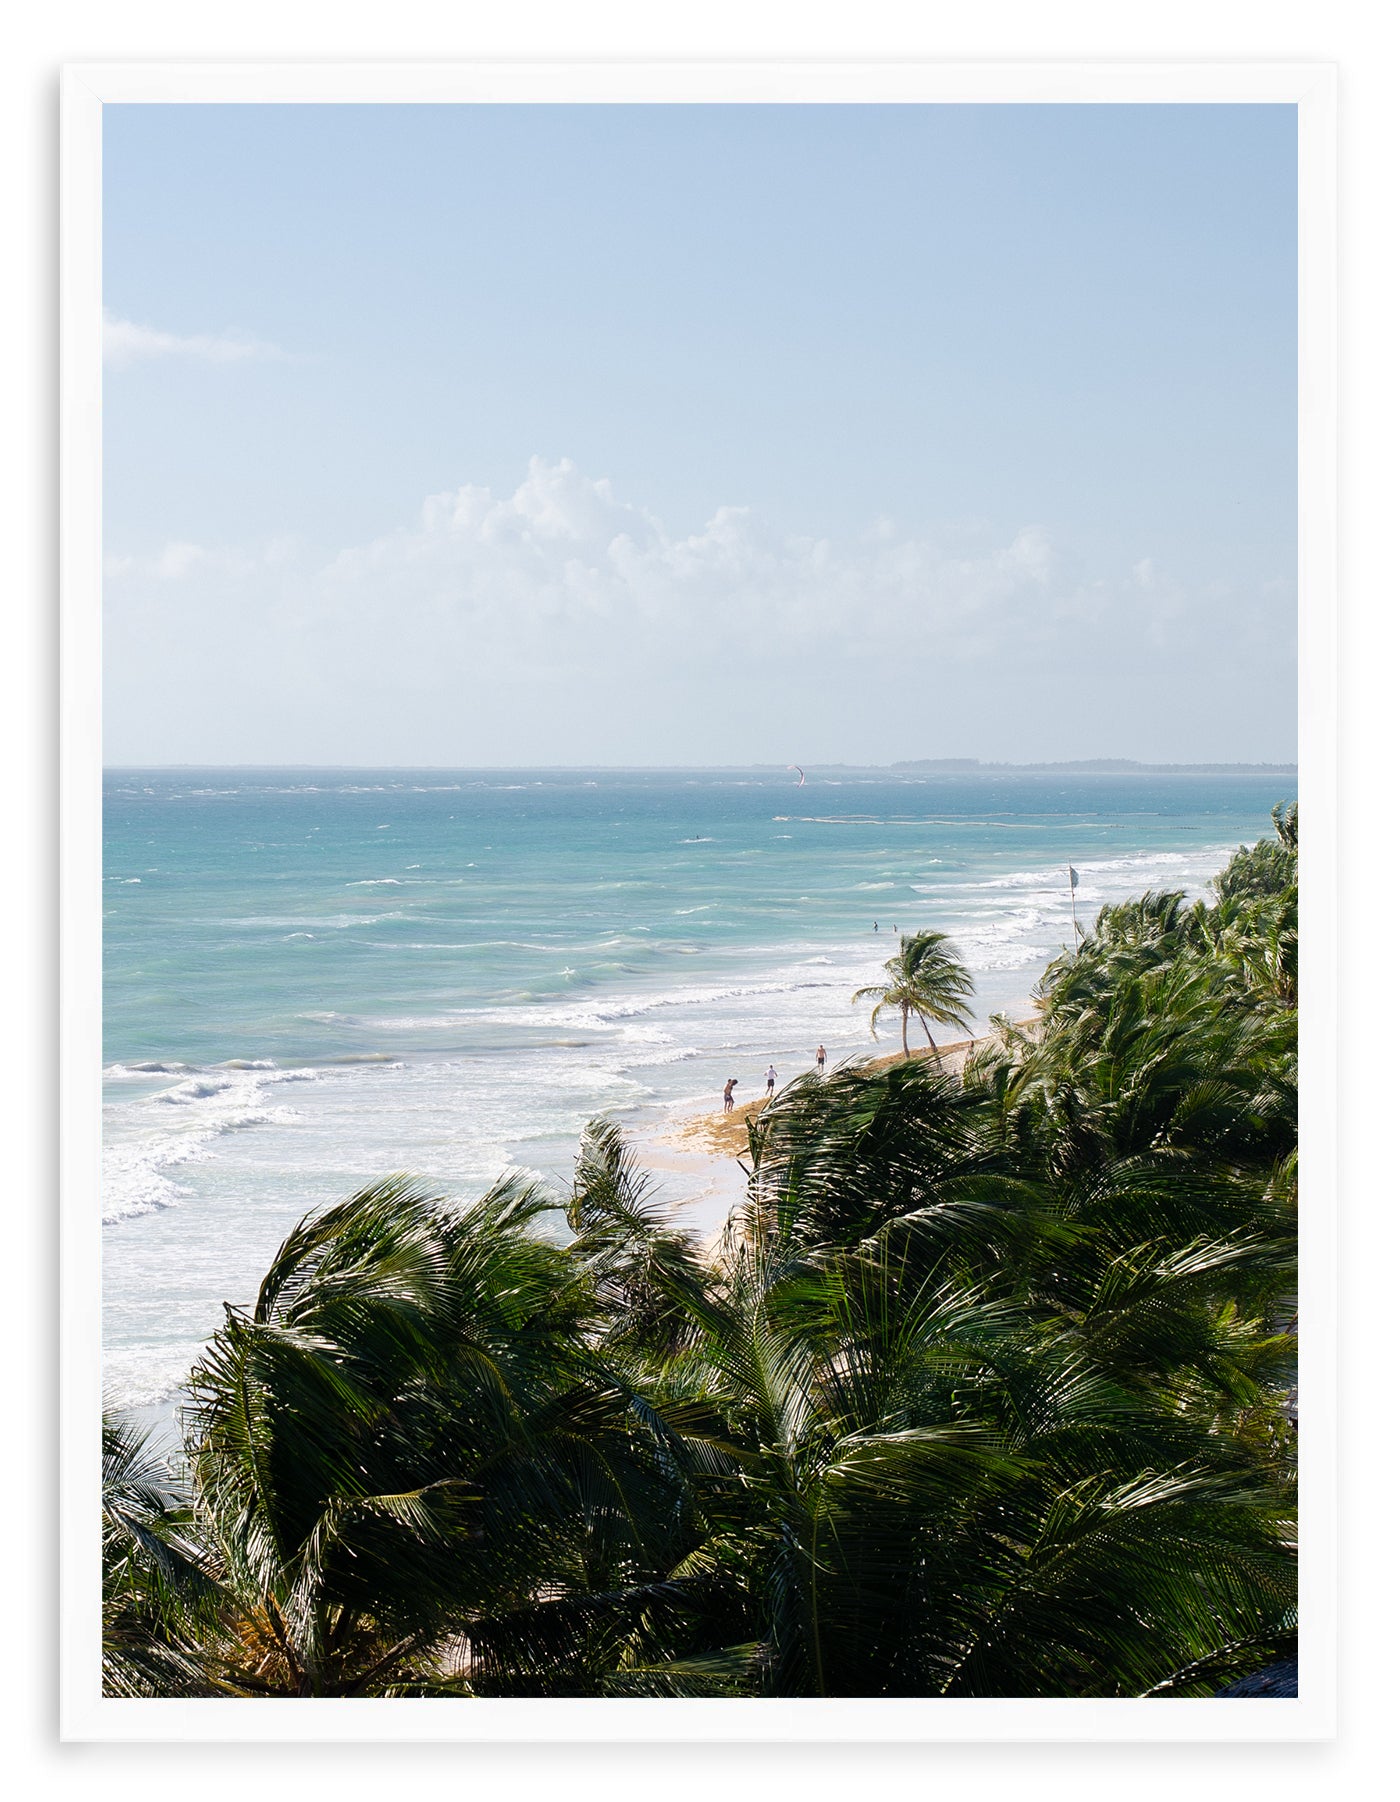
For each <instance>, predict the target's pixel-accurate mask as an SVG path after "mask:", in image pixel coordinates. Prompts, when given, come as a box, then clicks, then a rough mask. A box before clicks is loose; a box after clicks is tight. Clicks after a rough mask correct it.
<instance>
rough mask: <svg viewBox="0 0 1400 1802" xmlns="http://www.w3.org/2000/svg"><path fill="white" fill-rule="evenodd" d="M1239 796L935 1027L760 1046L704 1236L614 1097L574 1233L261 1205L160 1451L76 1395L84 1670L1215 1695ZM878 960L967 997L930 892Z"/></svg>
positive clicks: (1229, 1311) (1249, 1177)
mask: <svg viewBox="0 0 1400 1802" xmlns="http://www.w3.org/2000/svg"><path fill="white" fill-rule="evenodd" d="M1276 824H1277V827H1278V836H1277V840H1276V842H1275V843H1273V844H1270V845H1268V846H1264V847H1254V848H1253V849H1251V850H1242V851H1241V852H1240V853H1239V854H1238V855H1237V856H1236V857H1235V858H1234V859H1233V860H1232V862H1231V864H1230V865H1229V867H1228V868H1227V869H1226V871H1225V872H1223V873H1222V876H1221V878H1220V881H1219V883H1218V884H1217V889H1216V898H1215V900H1214V901H1213V902H1212V903H1211V904H1209V905H1206V904H1197V905H1195V906H1189V905H1187V903H1186V902H1185V900H1184V898H1183V897H1182V896H1181V895H1178V894H1153V895H1146V896H1143V897H1141V898H1140V899H1139V900H1136V901H1134V902H1131V903H1125V904H1123V905H1120V906H1117V907H1112V908H1105V909H1104V910H1103V911H1102V912H1101V913H1100V915H1099V917H1098V919H1097V921H1096V922H1095V925H1094V929H1093V931H1092V932H1091V933H1090V934H1089V935H1088V936H1087V937H1086V938H1085V939H1084V940H1083V942H1082V943H1081V944H1080V945H1079V946H1078V947H1077V948H1076V949H1075V950H1074V951H1073V952H1072V953H1068V954H1066V955H1065V956H1064V957H1061V958H1060V959H1058V960H1057V961H1056V962H1055V963H1054V964H1052V965H1051V966H1050V968H1049V969H1048V970H1047V972H1046V974H1045V978H1044V980H1043V983H1042V985H1041V990H1040V1012H1039V1018H1038V1020H1037V1021H1036V1023H1035V1024H1034V1025H1033V1026H1032V1027H1029V1028H1017V1027H1013V1026H1011V1025H1010V1024H1009V1023H1008V1022H1005V1021H1002V1022H999V1023H995V1030H994V1032H993V1034H992V1037H991V1039H990V1040H989V1041H988V1042H987V1043H986V1044H985V1045H983V1046H982V1047H981V1048H980V1049H979V1051H978V1052H977V1054H976V1055H975V1056H973V1057H972V1058H970V1059H969V1061H968V1063H967V1065H966V1067H965V1068H964V1070H963V1071H962V1073H961V1075H960V1076H957V1077H954V1076H953V1075H951V1074H949V1073H948V1072H946V1071H944V1070H943V1069H942V1068H941V1067H940V1066H939V1064H938V1063H937V1061H936V1060H934V1059H930V1060H926V1061H918V1062H915V1061H913V1060H910V1061H905V1062H897V1063H894V1064H891V1065H888V1066H885V1067H883V1068H881V1067H877V1066H870V1067H861V1066H856V1067H850V1068H846V1069H843V1070H839V1071H837V1072H835V1073H834V1074H833V1075H832V1076H831V1077H830V1078H828V1079H827V1080H825V1081H818V1080H817V1079H815V1078H812V1079H803V1080H801V1081H799V1082H797V1083H794V1084H793V1085H791V1086H790V1087H789V1088H788V1089H787V1090H785V1091H784V1092H783V1093H782V1094H781V1095H780V1096H779V1097H777V1099H776V1100H775V1101H774V1102H773V1103H772V1104H771V1105H770V1106H769V1107H768V1108H767V1109H766V1110H765V1111H764V1113H763V1114H762V1116H761V1118H760V1119H759V1120H758V1121H757V1122H756V1123H755V1124H754V1126H753V1130H752V1132H751V1135H750V1177H749V1184H748V1193H747V1197H746V1200H745V1203H744V1205H743V1206H742V1208H740V1209H739V1210H736V1213H735V1214H734V1216H733V1217H732V1218H731V1221H730V1224H729V1227H728V1229H727V1231H726V1233H725V1234H724V1235H723V1236H722V1238H721V1240H720V1242H719V1243H718V1244H717V1245H715V1246H713V1247H711V1248H709V1249H708V1250H705V1249H702V1248H701V1247H700V1246H699V1244H698V1243H697V1242H696V1241H695V1240H694V1239H693V1238H692V1237H691V1236H690V1235H688V1234H687V1233H685V1232H684V1231H683V1230H681V1229H680V1228H678V1227H677V1226H676V1225H675V1224H674V1223H673V1222H672V1221H671V1219H670V1218H669V1216H668V1214H667V1212H666V1210H665V1209H663V1208H662V1207H661V1206H660V1205H659V1204H658V1202H657V1201H656V1199H655V1196H654V1194H653V1192H652V1190H651V1188H650V1186H649V1184H648V1181H647V1179H646V1177H645V1176H644V1175H643V1174H642V1173H641V1172H640V1171H639V1170H638V1169H637V1167H636V1165H635V1162H634V1160H633V1158H632V1156H631V1154H630V1152H629V1151H628V1149H627V1147H626V1144H625V1142H624V1140H623V1138H622V1135H621V1133H620V1132H619V1130H618V1129H617V1127H616V1126H615V1125H612V1124H610V1123H607V1122H593V1123H591V1124H590V1125H589V1126H588V1128H587V1129H586V1130H585V1132H584V1135H583V1140H582V1143H581V1147H580V1153H579V1159H578V1164H577V1168H576V1173H575V1180H574V1185H573V1190H572V1193H571V1195H570V1196H569V1198H568V1200H567V1204H566V1218H567V1221H568V1225H569V1227H570V1228H571V1230H572V1233H573V1235H574V1236H573V1239H572V1241H571V1242H569V1243H567V1244H566V1243H561V1242H559V1240H558V1239H557V1238H556V1237H554V1236H551V1231H547V1230H546V1227H547V1225H549V1224H550V1223H549V1222H547V1220H546V1216H547V1215H548V1214H549V1213H550V1211H551V1210H552V1209H555V1208H557V1205H558V1204H557V1202H556V1201H555V1200H554V1198H553V1197H552V1196H551V1195H550V1194H548V1193H547V1192H545V1191H544V1190H542V1189H540V1188H538V1187H533V1186H531V1185H528V1184H522V1183H518V1182H509V1183H504V1184H501V1185H499V1186H498V1187H496V1188H495V1189H493V1190H492V1191H491V1192H490V1193H489V1194H488V1195H486V1196H485V1197H483V1199H482V1200H481V1201H479V1202H477V1203H476V1204H475V1205H473V1206H471V1207H467V1208H455V1207H452V1206H450V1205H449V1204H448V1203H446V1202H445V1201H443V1200H441V1199H439V1198H435V1197H433V1196H430V1195H428V1194H426V1193H424V1192H423V1191H422V1190H420V1189H419V1188H417V1187H416V1186H414V1185H413V1184H411V1183H408V1182H406V1181H404V1180H402V1179H395V1180H394V1181H391V1182H388V1183H385V1184H382V1185H380V1186H378V1187H376V1188H373V1189H369V1190H366V1191H364V1192H363V1193H361V1194H359V1195H356V1196H354V1197H352V1198H351V1199H350V1200H349V1201H347V1202H344V1203H342V1204H340V1205H339V1206H338V1207H336V1208H332V1209H330V1210H328V1211H326V1212H325V1213H323V1214H321V1215H319V1216H316V1217H314V1218H312V1219H308V1220H306V1221H304V1222H303V1223H302V1224H301V1226H299V1227H298V1228H297V1229H296V1230H295V1231H294V1232H293V1233H292V1234H291V1235H290V1236H289V1237H288V1239H287V1241H286V1243H285V1244H284V1245H283V1246H282V1248H281V1249H280V1251H279V1252H278V1254H277V1256H276V1258H275V1259H274V1262H273V1265H272V1267H271V1269H270V1270H269V1272H268V1275H267V1277H266V1278H265V1280H264V1282H263V1285H262V1288H261V1290H260V1292H259V1295H258V1297H257V1299H256V1302H255V1304H254V1305H253V1307H252V1308H251V1310H249V1311H248V1312H246V1313H245V1312H241V1311H239V1310H236V1309H229V1310H228V1316H227V1319H226V1322H225V1325H224V1327H223V1329H222V1330H221V1331H220V1332H219V1333H218V1334H217V1335H216V1336H215V1337H214V1339H213V1340H212V1341H211V1342H210V1344H209V1346H208V1348H207V1350H206V1353H205V1355H204V1357H203V1358H202V1360H201V1362H200V1364H199V1366H198V1367H197V1369H196V1370H195V1372H194V1374H193V1376H192V1378H191V1384H190V1400H189V1406H188V1408H187V1411H186V1429H187V1437H188V1455H189V1461H190V1473H191V1493H190V1496H189V1498H188V1500H182V1499H181V1497H180V1496H179V1495H178V1494H177V1493H176V1491H175V1489H174V1488H173V1486H171V1485H170V1484H169V1483H168V1482H165V1481H164V1480H163V1479H160V1478H159V1473H158V1472H154V1473H153V1470H152V1468H151V1466H150V1464H149V1461H148V1460H147V1461H146V1462H143V1461H142V1460H143V1458H144V1457H145V1454H144V1453H142V1452H141V1451H140V1449H139V1447H136V1448H133V1444H132V1442H131V1441H130V1440H129V1439H123V1438H121V1436H120V1435H118V1436H117V1437H116V1438H115V1439H114V1440H113V1462H112V1482H111V1496H112V1500H111V1503H110V1507H109V1513H108V1517H107V1525H106V1526H105V1528H104V1550H105V1551H106V1553H107V1556H106V1565H107V1569H108V1586H107V1604H106V1607H107V1624H108V1628H109V1635H108V1638H109V1655H108V1662H107V1682H108V1686H109V1688H110V1689H111V1690H112V1691H113V1692H114V1693H120V1694H144V1693H173V1694H182V1693H206V1694H208V1693H241V1694H292V1695H307V1694H324V1695H389V1694H446V1693H458V1694H461V1693H473V1694H478V1695H485V1694H490V1695H507V1696H509V1695H544V1696H558V1695H624V1696H641V1697H646V1696H703V1695H744V1696H772V1695H928V1696H939V1695H948V1696H1044V1695H1054V1696H1130V1695H1148V1694H1152V1695H1164V1696H1165V1695H1209V1694H1213V1693H1215V1691H1216V1690H1217V1689H1219V1688H1220V1687H1221V1685H1222V1684H1224V1683H1228V1682H1229V1681H1230V1680H1231V1678H1232V1677H1234V1676H1237V1675H1239V1674H1242V1673H1245V1672H1248V1671H1250V1670H1252V1669H1254V1668H1257V1667H1258V1666H1259V1665H1261V1664H1264V1663H1267V1662H1268V1660H1269V1659H1270V1657H1273V1656H1278V1655H1281V1654H1282V1652H1283V1651H1286V1649H1287V1647H1288V1645H1289V1644H1290V1643H1291V1635H1292V1634H1293V1633H1294V1631H1295V1618H1294V1594H1295V1587H1294V1543H1293V1541H1294V1534H1293V1510H1294V1494H1295V1487H1296V1482H1295V1442H1296V1434H1295V1429H1294V1422H1293V1417H1292V1414H1291V1411H1290V1410H1291V1396H1292V1394H1293V1393H1294V1388H1293V1386H1294V1383H1295V1363H1296V1341H1295V1330H1296V1318H1295V1316H1296V1303H1295V1301H1294V1293H1295V1287H1296V1274H1295V1262H1294V1233H1295V1214H1296V1205H1297V1195H1296V1187H1297V1179H1296V1171H1297V1156H1296V1144H1297V1138H1296V1132H1297V1127H1296V1120H1297V1102H1296V1091H1297V1052H1296V995H1297V981H1296V971H1297V963H1296V948H1297V870H1296V859H1297V819H1296V811H1291V812H1289V813H1283V812H1280V813H1279V815H1278V816H1276ZM888 968H889V971H890V975H891V982H890V984H889V985H888V986H886V987H885V988H882V989H880V990H878V991H875V996H876V1001H877V1005H876V1016H877V1017H878V1014H879V1013H880V1011H881V1010H882V1009H883V1008H885V1007H895V1008H898V1009H900V1010H901V1011H902V1016H903V1018H904V1020H905V1022H906V1025H907V1017H908V1014H909V1013H910V1012H912V1013H915V1014H918V1015H919V1016H920V1017H922V1018H925V1019H926V1020H927V1019H934V1020H943V1021H953V1020H956V1021H957V1023H959V1024H965V1023H966V1013H965V1007H966V999H967V995H968V994H969V993H970V987H964V986H963V984H964V981H965V979H966V972H965V971H962V970H961V966H960V965H958V964H957V962H956V959H955V957H954V955H953V953H952V952H951V949H950V948H949V947H948V945H947V942H946V940H945V939H944V937H943V935H941V934H936V933H933V934H920V935H917V937H916V938H914V939H906V940H904V941H903V942H902V945H901V952H900V955H899V957H898V958H896V959H892V960H891V963H890V965H889V966H888ZM891 997H893V999H891ZM867 998H869V997H868V996H867ZM926 1030H927V1025H926ZM930 1042H931V1035H930Z"/></svg>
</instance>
